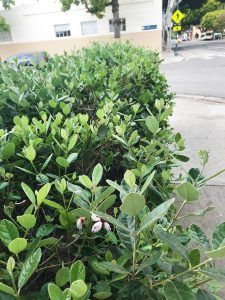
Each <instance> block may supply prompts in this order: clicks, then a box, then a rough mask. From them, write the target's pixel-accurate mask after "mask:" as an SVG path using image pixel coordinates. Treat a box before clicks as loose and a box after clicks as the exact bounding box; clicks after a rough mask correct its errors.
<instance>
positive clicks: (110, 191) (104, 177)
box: [0, 44, 224, 300]
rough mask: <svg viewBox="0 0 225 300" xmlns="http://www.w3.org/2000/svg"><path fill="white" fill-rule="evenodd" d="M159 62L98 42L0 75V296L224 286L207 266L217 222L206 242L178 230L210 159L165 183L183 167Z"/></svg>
mask: <svg viewBox="0 0 225 300" xmlns="http://www.w3.org/2000/svg"><path fill="white" fill-rule="evenodd" d="M159 62H160V60H159V58H158V56H157V55H156V54H155V53H152V52H149V51H146V50H144V49H142V48H136V47H133V46H131V45H130V44H114V45H106V46H100V45H97V44H96V45H93V46H92V47H91V48H90V49H84V50H82V51H80V52H78V53H77V54H73V55H67V54H65V55H64V56H58V57H53V58H52V59H51V61H50V63H49V64H47V65H43V66H39V67H38V68H24V67H20V68H17V67H16V65H11V66H9V65H2V66H1V70H0V71H1V74H2V78H1V80H2V82H1V85H0V89H1V91H2V95H3V96H2V98H1V100H0V101H1V108H2V112H3V113H2V115H1V116H2V128H1V129H0V163H1V166H0V179H1V183H0V195H1V199H2V202H3V205H2V206H1V208H0V214H1V219H2V220H1V223H0V240H1V248H2V255H1V260H0V264H1V266H2V275H1V283H0V292H1V294H0V296H1V297H5V298H6V297H7V298H6V299H11V298H12V299H40V300H42V299H51V300H58V299H60V300H62V299H128V298H131V299H134V298H138V299H160V300H161V299H167V300H170V299H172V297H173V298H175V299H176V298H181V299H185V297H186V298H187V295H188V299H189V298H190V299H195V298H196V297H198V298H199V299H201V298H200V297H202V295H204V294H205V295H208V297H213V296H210V294H209V293H208V292H207V291H205V290H202V289H197V288H198V287H199V286H200V285H201V284H202V283H205V282H206V281H209V280H211V279H218V278H219V279H221V280H223V277H224V273H223V271H222V270H220V269H217V268H214V267H213V264H212V259H215V258H221V257H223V256H224V249H223V248H224V247H223V246H222V245H223V244H222V242H223V228H224V227H223V226H224V224H221V225H220V226H219V227H217V228H216V230H215V233H214V235H213V240H212V243H211V244H210V242H209V241H208V238H207V237H206V235H205V234H204V232H203V231H202V230H201V229H200V228H199V227H197V226H196V225H192V226H191V227H190V228H187V229H185V228H182V227H181V226H180V225H178V220H180V219H182V218H184V217H186V216H185V215H183V216H182V214H181V213H182V209H183V207H184V206H185V205H186V204H191V203H194V202H195V201H197V200H198V198H199V191H200V189H201V188H202V186H203V185H204V184H205V182H206V181H207V179H205V178H204V176H203V172H204V166H205V164H206V163H207V159H208V155H207V153H206V152H205V151H201V152H200V158H201V163H202V168H201V171H200V170H199V169H191V170H189V172H187V173H184V174H185V175H182V174H181V175H180V176H175V175H173V173H174V172H173V170H174V167H179V166H180V163H179V161H186V160H187V159H188V158H187V157H185V156H183V155H182V150H184V141H183V139H182V137H181V135H180V134H179V133H178V134H174V133H173V131H172V129H171V128H170V126H169V124H168V117H169V115H170V114H171V113H172V108H173V102H172V95H170V94H169V93H168V92H167V83H166V80H165V78H164V77H163V76H162V75H161V74H160V73H159V70H158V65H159ZM12 83H14V85H13V84H12ZM175 195H178V196H180V197H181V198H182V199H183V202H182V204H181V207H180V208H179V210H178V211H177V212H176V208H175V205H174V196H175ZM207 210H209V208H206V209H205V210H204V211H201V212H200V215H204V214H205V213H206V211H207ZM193 214H196V215H198V214H199V212H193ZM192 241H195V242H197V243H198V244H199V245H200V246H201V247H202V248H203V251H200V250H199V249H196V248H193V247H192V246H191V242H192ZM205 256H206V257H207V258H205ZM176 293H177V294H176ZM196 295H197V296H196ZM24 297H25V298H24ZM212 299H213V298H212Z"/></svg>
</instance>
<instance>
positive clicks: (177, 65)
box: [161, 40, 225, 98]
mask: <svg viewBox="0 0 225 300" xmlns="http://www.w3.org/2000/svg"><path fill="white" fill-rule="evenodd" d="M179 48H180V49H179V59H177V60H176V58H175V57H174V58H173V56H174V53H171V54H170V55H166V56H165V61H164V63H163V64H162V66H161V70H162V72H164V73H165V75H166V77H167V79H168V82H169V85H170V87H171V91H173V92H175V93H178V94H191V95H204V96H213V97H219V98H225V40H221V41H199V42H186V43H182V44H181V45H179Z"/></svg>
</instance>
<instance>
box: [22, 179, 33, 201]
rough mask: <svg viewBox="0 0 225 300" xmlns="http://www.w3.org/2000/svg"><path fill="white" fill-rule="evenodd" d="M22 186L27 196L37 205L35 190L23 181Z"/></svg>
mask: <svg viewBox="0 0 225 300" xmlns="http://www.w3.org/2000/svg"><path fill="white" fill-rule="evenodd" d="M21 187H22V189H23V191H24V193H25V194H26V196H27V198H28V199H29V200H30V201H31V203H33V204H34V205H35V202H36V199H35V195H34V193H33V191H32V190H31V188H30V187H29V186H28V185H26V183H24V182H22V183H21Z"/></svg>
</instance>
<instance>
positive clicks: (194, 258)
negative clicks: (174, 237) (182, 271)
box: [188, 248, 201, 267]
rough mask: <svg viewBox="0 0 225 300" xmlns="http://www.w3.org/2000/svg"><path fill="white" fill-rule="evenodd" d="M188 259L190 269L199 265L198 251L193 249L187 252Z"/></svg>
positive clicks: (199, 256)
mask: <svg viewBox="0 0 225 300" xmlns="http://www.w3.org/2000/svg"><path fill="white" fill-rule="evenodd" d="M188 257H189V260H190V263H191V266H192V267H195V266H197V265H199V264H200V260H201V255H200V251H199V250H198V249H197V248H194V249H192V250H190V251H189V252H188Z"/></svg>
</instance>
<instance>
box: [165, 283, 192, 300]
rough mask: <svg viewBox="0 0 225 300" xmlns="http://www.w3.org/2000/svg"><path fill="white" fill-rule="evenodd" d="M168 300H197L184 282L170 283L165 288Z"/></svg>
mask: <svg viewBox="0 0 225 300" xmlns="http://www.w3.org/2000/svg"><path fill="white" fill-rule="evenodd" d="M164 295H165V297H166V300H196V297H195V294H194V293H193V291H192V290H191V289H190V288H189V287H188V286H187V285H185V284H183V283H182V282H178V281H170V282H168V283H167V284H166V285H165V286H164Z"/></svg>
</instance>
